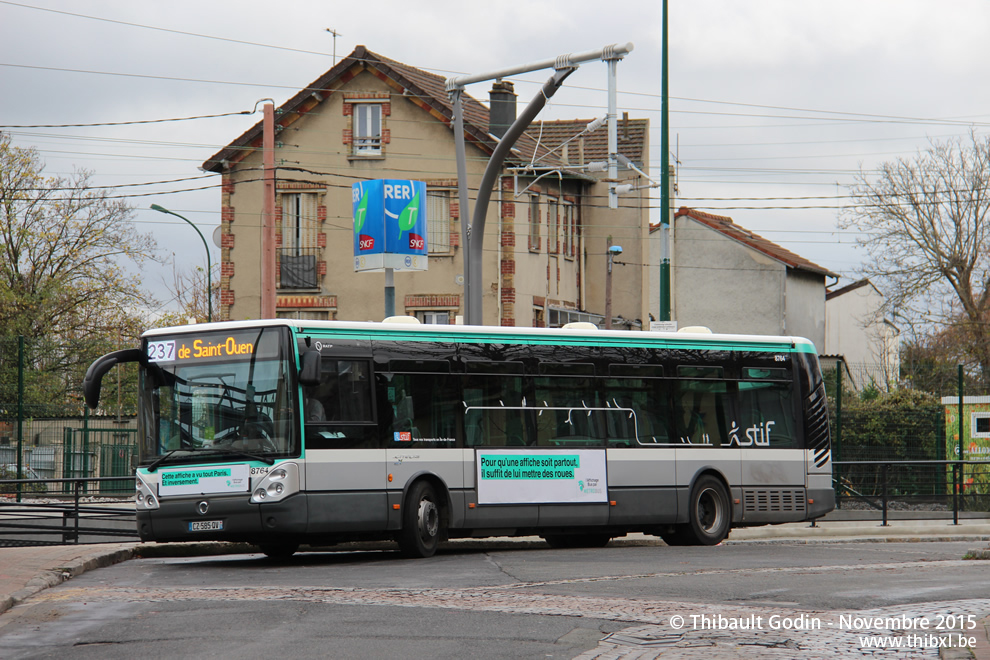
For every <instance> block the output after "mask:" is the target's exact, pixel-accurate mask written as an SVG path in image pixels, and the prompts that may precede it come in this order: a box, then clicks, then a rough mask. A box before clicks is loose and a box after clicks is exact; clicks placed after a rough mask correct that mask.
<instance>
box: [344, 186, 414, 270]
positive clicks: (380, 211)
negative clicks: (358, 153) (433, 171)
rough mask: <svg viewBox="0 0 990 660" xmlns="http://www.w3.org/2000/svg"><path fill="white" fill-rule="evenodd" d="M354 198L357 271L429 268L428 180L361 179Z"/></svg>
mask: <svg viewBox="0 0 990 660" xmlns="http://www.w3.org/2000/svg"><path fill="white" fill-rule="evenodd" d="M351 202H352V210H353V214H354V271H355V272H361V271H369V270H370V271H374V270H382V269H384V268H391V269H393V270H427V253H428V248H429V246H428V245H427V239H426V236H427V229H426V228H427V225H426V183H424V182H423V181H407V180H401V179H376V180H373V181H359V182H358V183H355V184H354V185H353V186H351Z"/></svg>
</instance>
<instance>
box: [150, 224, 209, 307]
mask: <svg viewBox="0 0 990 660" xmlns="http://www.w3.org/2000/svg"><path fill="white" fill-rule="evenodd" d="M151 210H152V211H158V212H159V213H167V214H168V215H174V216H175V217H177V218H180V219H182V220H185V221H186V222H187V223H189V226H191V227H192V228H193V229H195V230H196V233H197V234H199V238H200V240H202V241H203V247H204V248H206V310H207V311H206V321H207V323H212V322H213V278H212V276H211V272H212V270H213V266H212V264H211V263H210V246H209V245H207V244H206V239H205V238H203V232H201V231H200V230H199V227H197V226H196V225H194V224H193V223H192V221H191V220H189V218H186V217H183V216H181V215H179V214H178V213H175V212H174V211H169V210H168V209H167V208H164V207H162V206H159V205H158V204H152V205H151Z"/></svg>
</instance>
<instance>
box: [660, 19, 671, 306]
mask: <svg viewBox="0 0 990 660" xmlns="http://www.w3.org/2000/svg"><path fill="white" fill-rule="evenodd" d="M662 12H663V19H662V21H661V28H660V32H661V34H660V39H661V40H662V42H663V43H662V45H661V50H660V157H661V158H662V160H661V161H660V320H661V321H669V320H671V319H670V167H669V163H670V124H669V121H668V119H669V117H668V115H669V109H670V108H669V103H670V97H669V96H668V93H667V92H668V89H667V0H663V8H662Z"/></svg>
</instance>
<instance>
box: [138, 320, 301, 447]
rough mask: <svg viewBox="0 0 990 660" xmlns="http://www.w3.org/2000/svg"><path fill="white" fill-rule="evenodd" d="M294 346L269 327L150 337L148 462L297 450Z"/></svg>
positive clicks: (145, 425)
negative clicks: (291, 350)
mask: <svg viewBox="0 0 990 660" xmlns="http://www.w3.org/2000/svg"><path fill="white" fill-rule="evenodd" d="M288 345H289V343H288V341H287V330H286V329H284V328H271V327H269V328H256V329H253V330H236V331H232V332H202V333H192V334H189V333H185V334H181V335H178V334H177V335H168V336H163V335H156V336H153V337H149V338H148V339H147V344H146V346H145V351H146V353H147V355H148V359H149V362H150V364H149V366H148V367H147V369H145V370H144V379H143V386H142V397H143V399H144V401H143V404H144V405H143V407H142V408H143V411H144V414H143V416H142V424H141V462H142V464H144V465H149V466H150V465H156V466H157V464H159V462H163V461H166V460H167V461H168V462H170V463H171V462H182V461H183V459H186V460H197V461H198V460H203V459H207V460H210V461H216V460H224V459H229V460H244V459H245V458H248V459H251V458H254V459H258V460H263V461H265V462H271V461H272V460H273V459H274V458H276V457H285V456H292V455H297V454H298V451H299V447H298V443H297V441H296V440H295V438H297V437H298V434H297V433H296V430H295V418H296V415H295V409H296V399H297V397H296V396H295V395H294V394H295V393H296V391H297V389H296V388H295V387H292V386H291V385H292V382H293V381H292V376H291V371H290V365H289V360H288V358H289V356H290V355H291V354H290V353H289V352H288V351H287V350H286V349H287V346H288Z"/></svg>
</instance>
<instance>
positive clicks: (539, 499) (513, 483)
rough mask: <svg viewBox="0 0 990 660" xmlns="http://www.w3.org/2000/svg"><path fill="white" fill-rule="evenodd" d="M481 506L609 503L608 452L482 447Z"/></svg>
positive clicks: (478, 457)
mask: <svg viewBox="0 0 990 660" xmlns="http://www.w3.org/2000/svg"><path fill="white" fill-rule="evenodd" d="M475 460H476V461H477V465H476V469H477V479H478V482H477V483H478V504H544V503H545V504H557V503H591V502H607V501H608V483H607V479H606V471H605V450H604V449H573V450H562V449H551V450H542V451H541V450H538V449H488V450H482V449H479V450H478V451H477V454H476V459H475Z"/></svg>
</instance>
